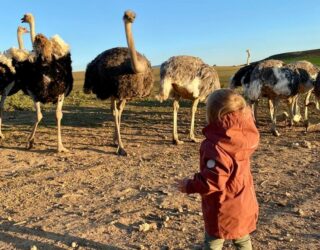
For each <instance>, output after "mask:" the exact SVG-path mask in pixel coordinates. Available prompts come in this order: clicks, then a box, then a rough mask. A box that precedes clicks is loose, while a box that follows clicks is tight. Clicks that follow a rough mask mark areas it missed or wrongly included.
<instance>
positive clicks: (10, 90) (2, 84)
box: [0, 26, 29, 139]
mask: <svg viewBox="0 0 320 250" xmlns="http://www.w3.org/2000/svg"><path fill="white" fill-rule="evenodd" d="M28 32H29V31H28V30H27V29H26V28H24V27H21V26H19V27H18V29H17V37H18V44H19V48H18V49H17V48H11V49H9V50H7V51H6V52H5V54H0V94H1V102H0V139H4V135H3V133H2V130H1V127H2V117H3V109H4V104H5V100H6V98H7V97H8V96H11V95H13V94H15V93H17V92H18V91H19V90H20V89H21V86H20V85H19V84H18V83H17V82H16V81H15V77H16V70H15V66H16V65H17V63H18V62H19V63H20V62H22V61H25V60H27V58H28V56H29V52H28V51H26V50H25V49H24V44H23V37H22V36H23V34H25V33H28Z"/></svg>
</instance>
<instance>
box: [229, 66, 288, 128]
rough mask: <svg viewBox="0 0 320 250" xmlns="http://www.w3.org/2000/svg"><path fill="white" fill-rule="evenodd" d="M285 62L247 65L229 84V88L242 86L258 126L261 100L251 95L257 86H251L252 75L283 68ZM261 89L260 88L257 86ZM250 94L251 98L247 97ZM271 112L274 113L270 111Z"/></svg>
mask: <svg viewBox="0 0 320 250" xmlns="http://www.w3.org/2000/svg"><path fill="white" fill-rule="evenodd" d="M283 64H284V63H283V62H282V61H280V60H265V61H257V62H253V63H250V64H248V65H245V66H243V67H241V68H240V69H239V70H238V71H237V72H236V73H235V74H234V76H233V77H232V78H231V80H230V83H229V88H231V89H235V88H237V87H240V86H242V88H243V92H244V96H245V98H246V99H247V101H248V102H249V103H250V105H251V107H252V110H253V112H254V117H255V121H256V124H257V125H258V123H259V122H258V115H257V110H258V104H259V98H256V97H255V98H252V97H250V96H251V95H252V94H251V93H249V90H252V89H254V87H255V86H251V84H252V83H251V75H252V73H253V72H255V74H257V73H258V72H260V71H261V70H262V69H264V68H269V67H282V66H283ZM256 87H259V86H256ZM248 94H250V96H247V95H248ZM270 112H272V111H271V110H270Z"/></svg>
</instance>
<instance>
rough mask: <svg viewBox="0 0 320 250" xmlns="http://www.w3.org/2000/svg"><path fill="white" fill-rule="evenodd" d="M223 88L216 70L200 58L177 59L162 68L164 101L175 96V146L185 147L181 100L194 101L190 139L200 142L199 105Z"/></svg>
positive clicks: (175, 57) (161, 87) (165, 63)
mask: <svg viewBox="0 0 320 250" xmlns="http://www.w3.org/2000/svg"><path fill="white" fill-rule="evenodd" d="M219 88H220V81H219V77H218V74H217V72H216V70H215V69H214V68H213V67H210V66H209V65H207V64H205V63H204V62H203V61H202V60H201V59H200V58H197V57H193V56H174V57H171V58H169V59H168V60H167V61H165V62H164V63H162V64H161V67H160V94H159V95H158V96H157V98H158V99H159V100H160V101H163V100H166V99H168V97H169V96H170V95H172V96H173V98H174V101H173V143H174V144H176V145H178V144H181V143H183V142H182V141H180V140H179V138H178V129H177V113H178V109H179V100H180V98H181V97H182V98H184V99H188V100H192V102H193V103H192V115H191V126H190V139H191V140H192V141H193V142H197V141H198V139H197V138H195V135H194V118H195V113H196V110H197V106H198V103H199V101H204V100H205V99H206V98H207V96H208V95H209V94H210V93H211V92H213V91H214V90H216V89H219Z"/></svg>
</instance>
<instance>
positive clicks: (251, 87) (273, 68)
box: [244, 60, 312, 136]
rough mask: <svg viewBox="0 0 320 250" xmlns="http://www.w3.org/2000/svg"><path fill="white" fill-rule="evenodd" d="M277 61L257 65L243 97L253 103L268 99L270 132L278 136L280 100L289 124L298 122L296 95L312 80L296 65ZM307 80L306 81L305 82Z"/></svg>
mask: <svg viewBox="0 0 320 250" xmlns="http://www.w3.org/2000/svg"><path fill="white" fill-rule="evenodd" d="M282 65H283V63H282V62H281V61H278V60H267V61H264V62H262V63H259V64H258V65H257V66H256V68H255V69H254V71H253V72H252V74H251V79H250V83H249V84H248V85H247V86H245V90H244V92H245V95H246V96H247V97H248V99H249V100H251V101H252V102H255V101H256V100H258V98H259V97H260V96H262V97H267V98H268V99H269V109H270V116H271V121H272V127H271V131H272V133H273V135H275V136H279V135H280V133H279V132H278V130H277V128H276V113H277V108H278V104H279V101H280V99H285V100H286V101H287V104H288V108H289V115H290V123H291V124H292V123H293V121H298V120H299V118H300V117H299V115H298V112H297V110H298V109H297V104H296V103H297V95H298V94H299V93H301V92H302V91H301V89H303V88H302V86H305V87H304V88H305V89H307V87H306V86H310V84H311V82H312V80H310V79H309V78H308V74H307V72H306V71H305V70H301V69H299V68H298V67H297V65H295V66H294V65H289V66H286V65H284V66H282ZM306 79H308V80H306Z"/></svg>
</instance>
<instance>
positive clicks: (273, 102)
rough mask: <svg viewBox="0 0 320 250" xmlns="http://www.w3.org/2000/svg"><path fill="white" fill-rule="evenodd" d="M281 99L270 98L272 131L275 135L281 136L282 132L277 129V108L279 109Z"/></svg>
mask: <svg viewBox="0 0 320 250" xmlns="http://www.w3.org/2000/svg"><path fill="white" fill-rule="evenodd" d="M278 104H279V99H273V100H272V99H269V110H270V118H271V122H272V125H271V132H272V134H273V135H274V136H279V135H280V133H279V132H278V130H277V109H278Z"/></svg>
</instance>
